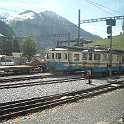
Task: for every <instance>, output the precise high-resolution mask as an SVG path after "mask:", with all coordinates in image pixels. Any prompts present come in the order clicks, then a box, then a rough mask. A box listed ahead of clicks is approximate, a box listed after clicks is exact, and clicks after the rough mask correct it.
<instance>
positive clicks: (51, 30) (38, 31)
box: [5, 10, 101, 46]
mask: <svg viewBox="0 0 124 124" xmlns="http://www.w3.org/2000/svg"><path fill="white" fill-rule="evenodd" d="M5 21H6V23H8V24H9V25H10V26H11V27H12V28H13V30H14V31H15V33H16V36H19V37H20V36H29V35H32V36H35V37H37V40H38V41H39V42H40V43H43V45H53V46H55V45H56V41H57V40H68V36H63V37H54V36H52V35H49V34H65V33H70V38H71V39H75V38H77V32H78V28H77V26H76V25H75V24H73V23H71V22H70V21H68V20H67V19H65V18H63V17H62V16H59V15H57V14H56V13H54V12H51V11H44V12H41V13H36V12H33V11H32V10H27V11H25V12H22V13H20V14H18V15H16V16H14V15H12V16H8V17H7V18H6V20H5ZM42 35H49V36H46V37H43V36H42ZM80 36H81V37H83V38H84V39H86V40H96V39H101V38H100V37H99V36H96V35H93V34H91V33H89V32H86V31H84V30H83V29H81V31H80Z"/></svg>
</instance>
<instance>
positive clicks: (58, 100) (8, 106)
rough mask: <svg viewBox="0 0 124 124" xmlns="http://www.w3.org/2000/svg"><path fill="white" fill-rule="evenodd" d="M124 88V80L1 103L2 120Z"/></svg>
mask: <svg viewBox="0 0 124 124" xmlns="http://www.w3.org/2000/svg"><path fill="white" fill-rule="evenodd" d="M121 88H124V81H118V82H114V83H110V84H106V85H102V86H97V87H94V88H89V89H85V90H84V89H83V90H80V91H73V92H66V93H62V94H55V95H51V96H44V97H37V98H32V99H25V100H19V101H13V102H8V103H1V104H0V121H3V120H8V119H10V118H14V117H17V116H22V115H26V114H28V113H34V112H37V111H41V110H44V109H49V108H51V107H55V106H58V105H62V104H65V103H70V102H75V101H78V100H79V99H84V98H88V97H92V96H96V95H99V94H102V93H106V92H110V91H113V90H116V89H121Z"/></svg>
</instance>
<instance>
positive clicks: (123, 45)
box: [85, 34, 124, 50]
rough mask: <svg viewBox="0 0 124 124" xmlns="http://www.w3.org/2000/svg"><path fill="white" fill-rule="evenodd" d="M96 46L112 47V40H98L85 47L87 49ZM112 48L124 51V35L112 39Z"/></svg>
mask: <svg viewBox="0 0 124 124" xmlns="http://www.w3.org/2000/svg"><path fill="white" fill-rule="evenodd" d="M95 45H102V46H105V47H110V39H107V38H106V39H103V40H97V41H94V42H93V43H90V44H88V45H85V47H86V46H95ZM112 48H114V49H119V50H124V34H121V35H117V36H113V37H112Z"/></svg>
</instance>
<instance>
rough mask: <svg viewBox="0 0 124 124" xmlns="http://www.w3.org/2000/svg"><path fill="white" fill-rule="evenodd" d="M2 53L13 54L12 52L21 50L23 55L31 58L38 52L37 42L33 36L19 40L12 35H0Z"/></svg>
mask: <svg viewBox="0 0 124 124" xmlns="http://www.w3.org/2000/svg"><path fill="white" fill-rule="evenodd" d="M0 39H1V40H0V49H1V54H4V55H8V56H12V52H21V53H22V55H23V56H25V57H27V58H28V60H31V58H32V57H33V55H35V54H36V52H37V42H36V40H35V39H34V38H33V37H26V38H25V39H23V41H21V42H19V40H18V39H16V38H15V39H13V38H12V37H3V36H1V37H0Z"/></svg>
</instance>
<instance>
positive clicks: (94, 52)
mask: <svg viewBox="0 0 124 124" xmlns="http://www.w3.org/2000/svg"><path fill="white" fill-rule="evenodd" d="M46 59H47V69H48V70H49V71H51V72H53V73H60V72H61V73H64V74H65V73H70V72H72V73H73V72H76V71H86V70H89V71H90V72H91V73H92V74H95V75H104V74H108V73H109V71H110V68H111V69H112V72H113V73H119V72H124V51H119V50H112V67H110V50H109V49H106V48H101V47H94V48H87V49H83V48H69V47H68V48H54V49H49V50H48V51H47V57H46Z"/></svg>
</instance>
